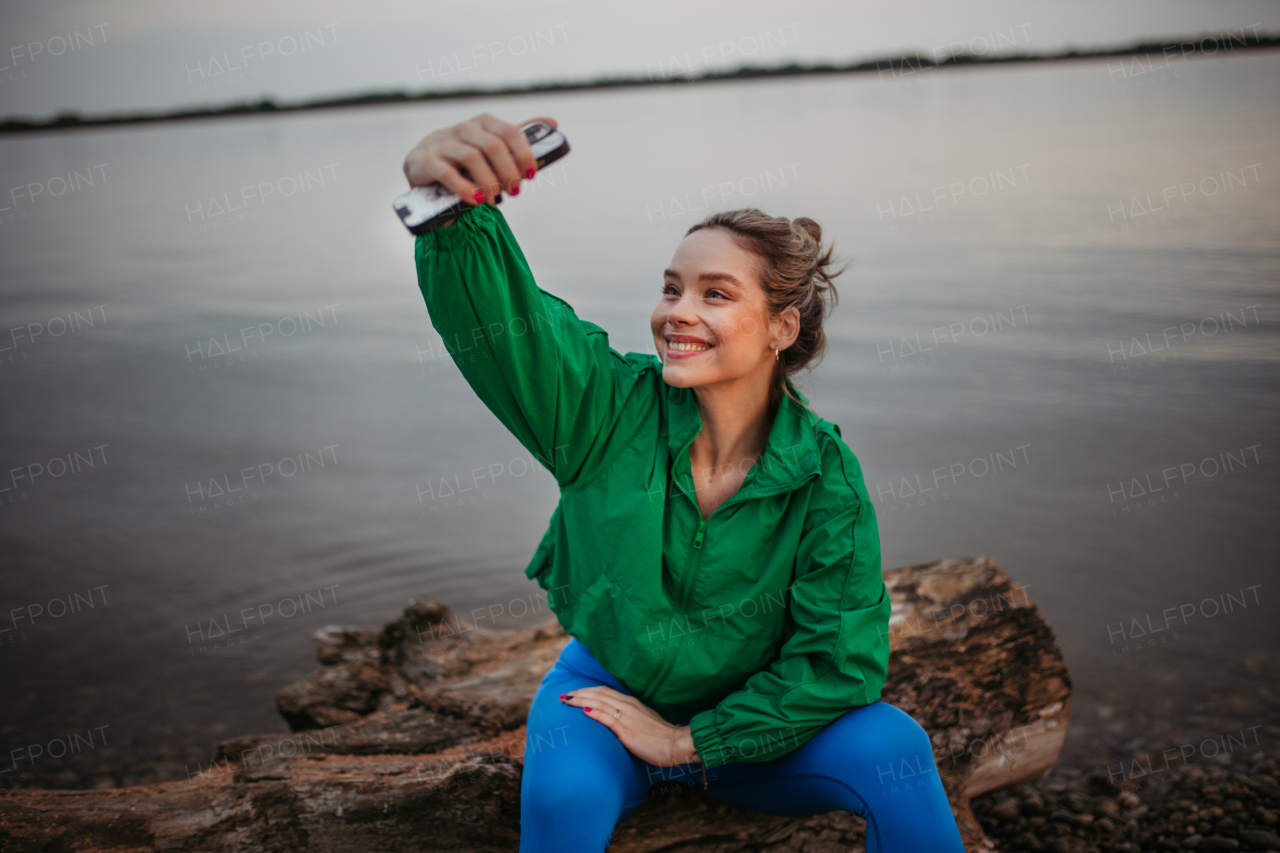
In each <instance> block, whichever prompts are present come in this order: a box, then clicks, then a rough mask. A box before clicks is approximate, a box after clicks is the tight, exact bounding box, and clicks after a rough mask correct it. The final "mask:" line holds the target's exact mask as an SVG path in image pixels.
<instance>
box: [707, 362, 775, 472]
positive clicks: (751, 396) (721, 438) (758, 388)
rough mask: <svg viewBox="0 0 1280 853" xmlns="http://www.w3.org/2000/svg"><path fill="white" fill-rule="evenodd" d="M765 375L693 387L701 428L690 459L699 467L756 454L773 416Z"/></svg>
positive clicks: (751, 457)
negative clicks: (695, 461) (694, 460)
mask: <svg viewBox="0 0 1280 853" xmlns="http://www.w3.org/2000/svg"><path fill="white" fill-rule="evenodd" d="M769 378H770V377H769V375H768V374H767V373H766V372H763V371H762V372H761V375H760V376H759V377H755V376H751V377H743V378H741V379H738V380H735V381H734V382H732V383H729V384H716V385H702V386H698V387H695V388H694V389H693V396H694V399H695V400H696V401H697V404H698V414H699V415H700V416H701V418H702V431H701V432H699V433H698V436H697V437H696V438H695V439H694V440H693V444H692V445H690V448H689V453H690V457H691V459H696V460H697V464H698V465H700V466H702V467H707V468H719V467H721V466H724V465H733V466H738V465H739V464H741V463H743V462H744V461H745V460H755V459H756V458H758V457H759V456H760V454H761V453H762V452H763V451H764V446H765V443H766V442H767V441H768V439H769V430H770V429H771V428H772V426H773V418H774V416H775V415H776V410H771V409H770V408H769ZM744 467H749V466H744Z"/></svg>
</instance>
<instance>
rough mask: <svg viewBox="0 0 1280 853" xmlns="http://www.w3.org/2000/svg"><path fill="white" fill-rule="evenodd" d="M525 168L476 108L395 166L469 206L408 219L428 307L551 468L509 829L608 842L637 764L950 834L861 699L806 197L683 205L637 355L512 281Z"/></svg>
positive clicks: (883, 599) (536, 845) (742, 800)
mask: <svg viewBox="0 0 1280 853" xmlns="http://www.w3.org/2000/svg"><path fill="white" fill-rule="evenodd" d="M544 120H545V121H548V122H551V123H552V124H553V125H554V124H555V121H554V119H551V118H545V119H544ZM534 174H535V163H534V159H533V155H532V153H531V151H530V150H529V146H528V144H527V143H526V142H525V140H524V137H523V135H522V134H521V133H520V131H519V130H518V127H517V126H516V125H511V124H507V123H506V122H503V121H500V120H499V119H497V118H495V117H493V116H492V115H489V114H487V113H485V114H482V115H480V116H477V117H476V118H474V119H471V120H469V121H464V122H462V123H460V124H458V125H455V126H453V127H448V128H444V129H442V130H438V131H436V132H434V133H432V134H430V135H429V136H427V137H426V138H424V139H423V140H422V142H421V143H419V144H418V145H417V147H415V148H414V149H413V150H412V151H411V152H410V153H409V155H408V157H407V158H406V159H405V175H406V176H407V177H408V179H409V183H410V185H411V186H416V185H419V184H426V183H430V182H432V181H439V182H441V183H443V184H444V185H445V186H447V187H448V188H449V189H450V190H452V191H453V192H455V193H457V194H458V195H459V196H460V197H462V198H464V199H468V200H469V202H470V203H471V204H472V205H473V206H472V207H471V208H470V209H468V210H466V211H464V212H463V213H461V214H459V216H457V217H456V218H455V219H454V220H451V221H450V223H449V224H446V226H445V227H443V228H440V229H438V230H436V231H433V232H431V233H429V234H425V235H423V236H421V237H419V238H418V240H417V246H416V260H417V268H418V281H419V285H420V287H421V289H422V294H423V297H424V299H425V300H426V303H427V308H428V311H429V313H430V315H431V321H432V324H433V325H434V326H435V328H436V330H437V331H439V333H440V334H441V336H442V337H443V339H444V342H445V344H446V346H447V347H448V348H449V350H450V352H451V354H452V355H453V356H454V359H455V361H456V362H457V364H458V367H459V369H460V370H461V371H462V374H463V376H464V377H466V379H467V381H468V382H469V383H470V384H471V386H472V388H474V389H475V391H476V393H477V394H478V395H479V396H480V398H481V399H482V400H483V401H484V403H485V404H486V405H487V406H488V407H489V409H490V410H491V411H493V413H494V414H495V415H497V416H498V418H499V420H501V421H502V423H503V424H504V425H505V426H506V427H507V428H508V429H510V430H511V432H512V433H514V434H515V436H516V437H517V438H518V439H519V440H520V442H521V443H522V444H523V445H524V446H525V447H526V448H528V449H529V450H530V451H531V452H533V453H535V454H537V455H538V457H539V458H540V459H541V460H542V461H543V464H545V465H546V467H547V468H548V470H549V471H550V472H551V473H552V474H553V475H554V476H555V478H556V482H557V483H558V484H559V485H560V502H559V504H558V506H557V507H556V510H555V512H554V514H553V515H552V517H551V523H550V526H549V528H548V530H547V533H546V535H545V536H544V537H543V539H542V542H541V544H540V545H539V546H538V549H537V551H536V553H535V554H534V557H533V559H532V561H531V562H530V564H529V566H528V568H527V569H526V570H525V574H526V575H527V576H528V577H530V578H532V579H535V580H536V581H537V582H538V584H539V585H540V586H541V587H542V588H543V589H545V590H547V592H548V601H549V604H550V606H551V608H552V610H553V611H554V612H555V613H556V615H557V616H558V617H559V620H560V624H561V625H563V626H564V628H565V630H566V632H567V633H569V634H570V635H571V637H572V639H570V641H569V643H568V644H567V645H566V646H565V647H564V649H563V650H562V652H561V654H560V657H559V659H558V660H557V662H556V664H555V665H554V666H553V667H552V669H551V670H550V671H549V672H548V673H547V674H546V676H545V677H544V678H543V680H542V683H541V685H540V687H539V689H538V692H537V695H536V697H535V698H534V701H533V705H532V707H531V708H530V709H529V718H528V734H527V740H526V750H525V756H524V776H523V780H522V783H521V841H520V849H521V851H523V853H533V852H534V851H539V853H540V852H541V851H558V853H562V852H563V851H570V850H573V851H584V850H603V849H605V848H606V847H607V846H608V844H609V840H610V838H611V835H612V833H613V830H614V827H615V825H616V824H617V823H618V821H620V820H622V819H624V818H626V817H627V816H628V815H630V814H631V813H632V812H633V811H634V810H635V809H636V807H637V806H639V805H640V803H641V802H642V801H643V800H644V798H645V795H646V792H647V791H648V789H649V787H650V786H651V785H652V784H653V783H654V782H656V781H659V780H666V781H670V780H679V781H684V782H687V783H689V784H691V785H692V784H699V787H701V788H703V789H704V790H705V792H706V794H707V795H709V796H711V797H714V798H716V799H718V800H722V801H724V802H727V803H731V804H733V805H736V806H740V807H742V808H746V809H751V810H754V811H758V812H765V813H769V814H776V815H786V816H804V815H812V814H821V813H825V812H828V811H833V810H836V809H844V810H847V811H850V812H853V813H855V814H858V815H861V816H862V817H864V818H866V820H867V849H868V851H876V853H879V851H885V853H921V852H922V851H948V853H951V851H955V852H956V853H959V852H960V851H963V846H962V844H961V842H960V835H959V832H958V830H957V828H956V824H955V820H954V818H953V817H952V814H951V809H950V807H949V805H948V803H947V800H946V797H945V795H944V793H943V790H942V785H941V783H940V781H939V779H938V772H937V768H936V766H935V765H934V761H933V754H932V749H931V745H930V743H929V738H928V736H927V735H926V734H925V732H924V730H923V729H922V728H921V727H920V726H919V725H918V724H917V723H916V722H915V721H914V720H913V719H911V717H910V716H908V715H907V714H905V713H904V712H902V711H901V710H899V709H897V708H895V707H893V706H892V705H888V704H886V703H884V702H880V701H878V700H879V697H880V691H881V689H882V688H883V686H884V682H885V676H886V673H887V669H888V660H889V646H888V618H889V599H888V594H887V591H886V589H885V584H884V581H883V579H882V577H881V573H880V545H879V536H878V533H877V529H876V516H875V511H874V509H873V508H872V505H871V501H870V500H869V498H868V496H867V492H866V487H865V485H864V483H863V479H862V472H861V469H860V467H859V465H858V461H857V459H856V458H854V455H853V453H852V452H850V450H849V448H848V447H847V446H846V445H845V443H844V442H843V441H842V440H841V438H840V430H839V428H838V427H837V426H836V425H834V424H831V423H828V422H827V421H824V420H822V419H821V418H820V417H818V416H817V415H816V414H815V413H813V412H812V411H811V410H810V409H809V408H808V401H807V400H806V399H805V398H804V397H803V395H801V394H800V393H799V392H798V391H797V390H796V388H795V386H794V385H793V384H792V383H791V381H790V379H789V378H788V375H789V374H792V373H794V372H796V371H798V370H800V369H801V368H803V367H804V366H806V365H807V364H808V363H809V362H810V361H811V360H813V359H814V357H815V356H818V355H820V354H821V352H822V350H823V349H824V346H825V338H824V336H823V331H822V320H823V315H824V313H825V309H826V307H827V303H826V301H825V298H826V297H831V298H832V300H834V296H835V291H834V286H833V284H832V281H831V278H832V276H833V275H834V274H838V273H833V272H832V271H830V269H829V266H830V262H831V250H830V249H828V250H827V251H825V252H824V251H822V248H821V245H820V241H821V230H820V229H819V227H818V225H817V223H815V222H813V221H812V220H810V219H803V218H801V219H796V220H794V221H789V220H787V219H784V218H773V217H769V216H766V215H765V214H763V213H761V212H760V211H758V210H754V209H751V210H739V211H731V212H728V213H720V214H715V215H713V216H710V217H708V218H707V219H706V220H705V221H703V222H701V223H699V224H697V225H695V226H693V227H692V228H690V229H689V232H688V234H687V235H686V236H685V237H684V239H683V241H682V242H681V243H680V245H679V246H678V247H677V249H676V252H675V255H674V257H673V258H672V261H671V264H670V266H669V268H668V269H667V270H666V271H665V272H664V274H663V282H662V288H661V294H660V296H659V299H658V304H657V307H656V308H655V309H654V312H653V316H652V317H651V318H650V327H651V329H652V332H653V339H654V344H655V346H656V348H657V353H658V354H657V356H653V355H648V354H642V353H627V354H626V355H622V354H620V353H618V352H617V351H615V350H613V349H612V348H611V347H610V346H609V339H608V335H607V334H606V333H605V331H604V330H603V329H601V328H600V327H599V326H597V325H595V324H593V323H590V322H587V321H584V320H580V319H579V318H578V317H577V316H576V314H575V313H574V311H573V309H572V308H571V307H570V306H569V305H568V304H567V303H566V302H564V301H563V300H562V299H560V298H559V297H556V296H554V295H552V294H550V293H548V292H546V291H544V290H542V289H541V288H540V287H538V286H537V285H536V284H535V283H534V281H533V278H532V276H531V274H530V272H529V267H528V265H527V263H526V262H525V258H524V255H523V253H522V252H521V251H520V247H519V246H518V245H517V244H516V241H515V238H514V237H513V236H512V234H511V231H510V230H509V229H508V227H507V223H506V219H505V218H504V217H503V215H502V214H501V212H499V211H498V209H497V207H496V206H495V205H496V204H497V203H498V202H500V201H501V200H502V193H503V191H504V190H505V191H506V193H507V194H508V195H510V196H516V195H518V194H519V192H520V184H521V179H522V178H523V179H529V178H532V177H533V176H534Z"/></svg>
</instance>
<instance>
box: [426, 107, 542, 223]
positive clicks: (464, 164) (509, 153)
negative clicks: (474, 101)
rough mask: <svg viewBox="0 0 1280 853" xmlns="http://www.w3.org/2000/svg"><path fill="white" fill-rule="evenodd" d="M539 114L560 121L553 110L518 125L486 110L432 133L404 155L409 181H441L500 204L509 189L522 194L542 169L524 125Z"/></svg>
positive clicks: (474, 199)
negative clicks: (551, 114)
mask: <svg viewBox="0 0 1280 853" xmlns="http://www.w3.org/2000/svg"><path fill="white" fill-rule="evenodd" d="M539 119H541V120H542V121H545V122H547V123H548V124H550V125H551V126H552V127H557V125H556V120H555V119H553V118H550V117H548V116H539V117H536V118H532V119H528V120H526V121H523V122H521V123H520V124H519V125H514V124H507V123H506V122H505V121H502V120H501V119H499V118H496V117H494V116H493V115H490V114H489V113H481V114H480V115H478V116H476V117H475V118H471V119H467V120H466V121H463V122H459V123H458V124H455V125H453V126H452V127H445V128H441V129H440V130H436V131H433V132H432V133H429V134H427V135H426V136H425V137H423V139H422V141H421V142H419V143H418V144H417V145H415V146H414V147H413V150H411V151H410V152H409V153H408V155H407V156H406V157H405V158H404V175H405V177H406V178H408V179H409V186H410V187H417V186H423V185H425V184H430V183H435V182H438V183H441V184H443V185H444V186H445V187H446V188H447V189H449V190H450V191H451V192H453V193H456V194H457V196H458V197H459V198H460V199H463V200H464V201H466V202H468V203H469V204H472V205H478V204H480V203H482V202H488V203H489V204H496V203H497V199H498V197H499V195H500V194H501V193H502V192H503V191H506V192H508V193H510V194H511V195H519V194H520V181H521V180H524V179H530V178H532V177H533V176H534V174H535V173H536V171H537V162H536V160H535V159H534V155H533V150H532V148H530V146H529V142H528V140H526V139H525V135H524V133H522V132H521V130H520V128H521V127H522V126H524V125H526V124H528V123H529V122H530V121H537V120H539Z"/></svg>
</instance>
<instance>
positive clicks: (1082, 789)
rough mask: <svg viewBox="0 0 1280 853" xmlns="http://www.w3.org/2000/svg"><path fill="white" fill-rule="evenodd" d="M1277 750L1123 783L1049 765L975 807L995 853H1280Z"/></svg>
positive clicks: (1183, 767) (980, 799)
mask: <svg viewBox="0 0 1280 853" xmlns="http://www.w3.org/2000/svg"><path fill="white" fill-rule="evenodd" d="M1278 763H1280V750H1276V751H1272V752H1270V753H1268V752H1265V751H1262V750H1258V751H1256V752H1253V753H1251V754H1250V755H1249V756H1247V757H1245V756H1237V760H1235V761H1234V762H1223V763H1215V762H1212V761H1210V762H1205V763H1199V764H1197V763H1193V764H1187V765H1180V766H1178V767H1177V768H1176V769H1175V770H1173V771H1165V772H1156V773H1151V774H1149V775H1146V776H1141V777H1137V778H1126V779H1125V780H1124V781H1122V782H1121V783H1120V784H1119V785H1117V784H1116V783H1115V781H1114V779H1113V777H1112V776H1109V775H1107V774H1102V773H1097V772H1094V773H1085V772H1083V771H1081V770H1079V769H1078V768H1073V767H1055V768H1054V769H1052V770H1050V771H1049V773H1047V774H1045V775H1044V776H1042V777H1041V778H1040V779H1038V780H1036V781H1035V782H1032V783H1030V784H1026V785H1020V786H1017V787H1014V788H1008V789H1005V790H1002V791H996V792H993V793H991V794H989V795H985V796H982V797H977V798H975V799H974V800H973V803H972V805H973V810H974V814H976V815H977V816H978V820H979V822H980V823H981V824H982V826H983V829H984V830H985V831H986V833H987V835H988V836H989V837H990V838H991V840H992V842H994V843H995V845H996V849H997V850H1010V851H1020V850H1030V851H1046V853H1109V851H1120V853H1137V851H1143V853H1145V851H1170V853H1172V851H1185V850H1194V851H1197V853H1223V851H1232V850H1249V851H1252V850H1257V851H1275V853H1280V835H1278V834H1277V831H1278V829H1280V826H1278V825H1277V821H1278V820H1280V781H1278V780H1277V773H1276V768H1277V764H1278Z"/></svg>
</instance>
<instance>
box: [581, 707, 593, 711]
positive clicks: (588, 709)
mask: <svg viewBox="0 0 1280 853" xmlns="http://www.w3.org/2000/svg"><path fill="white" fill-rule="evenodd" d="M582 710H584V711H590V710H591V709H590V708H583V709H582Z"/></svg>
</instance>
